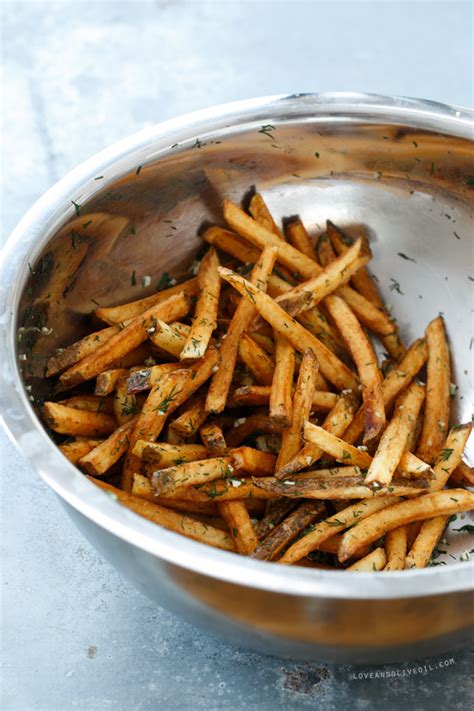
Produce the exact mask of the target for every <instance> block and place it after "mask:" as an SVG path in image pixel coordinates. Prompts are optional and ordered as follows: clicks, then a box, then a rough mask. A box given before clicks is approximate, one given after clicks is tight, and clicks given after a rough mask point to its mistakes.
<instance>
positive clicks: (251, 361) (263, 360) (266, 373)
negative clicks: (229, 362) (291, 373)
mask: <svg viewBox="0 0 474 711" xmlns="http://www.w3.org/2000/svg"><path fill="white" fill-rule="evenodd" d="M226 340H227V339H226ZM239 358H240V360H241V361H242V362H243V363H245V365H246V366H247V368H248V369H249V370H250V372H251V373H252V374H253V376H254V378H255V379H256V380H257V381H258V382H259V383H262V384H263V385H271V383H272V379H273V372H274V370H275V363H274V361H273V359H272V358H271V356H269V355H268V354H267V353H265V351H264V350H263V348H260V346H259V345H257V344H256V343H255V341H254V340H252V338H250V336H248V335H247V334H246V333H244V334H243V336H242V337H241V339H240V341H239Z"/></svg>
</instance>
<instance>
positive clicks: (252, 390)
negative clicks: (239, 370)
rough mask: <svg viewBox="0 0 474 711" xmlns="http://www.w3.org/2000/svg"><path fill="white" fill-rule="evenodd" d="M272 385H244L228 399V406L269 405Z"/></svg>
mask: <svg viewBox="0 0 474 711" xmlns="http://www.w3.org/2000/svg"><path fill="white" fill-rule="evenodd" d="M270 392H271V386H269V385H244V386H243V387H241V388H236V389H235V390H234V392H233V393H232V394H231V396H230V398H229V399H228V400H227V407H245V406H254V405H267V404H268V402H269V400H270Z"/></svg>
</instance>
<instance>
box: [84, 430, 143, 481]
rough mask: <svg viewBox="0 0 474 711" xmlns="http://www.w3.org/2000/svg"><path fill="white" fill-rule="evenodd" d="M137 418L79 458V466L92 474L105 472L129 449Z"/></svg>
mask: <svg viewBox="0 0 474 711" xmlns="http://www.w3.org/2000/svg"><path fill="white" fill-rule="evenodd" d="M135 420H136V417H135V418H134V419H133V420H129V421H127V422H125V423H124V424H123V425H121V426H120V427H119V428H118V429H116V430H115V432H112V434H111V435H110V437H108V438H107V439H106V440H104V441H103V442H101V443H100V444H98V445H97V447H95V448H94V449H92V450H91V451H90V452H89V453H88V454H86V455H85V456H83V457H82V458H81V459H80V460H79V466H80V467H82V468H83V469H85V470H86V472H87V473H88V474H91V475H92V476H102V475H103V474H105V473H106V472H107V471H108V470H109V469H110V467H112V466H113V465H114V464H115V462H118V460H119V459H120V457H122V456H123V455H124V454H125V453H126V452H127V451H128V447H129V444H130V433H131V432H132V430H133V428H134V426H135Z"/></svg>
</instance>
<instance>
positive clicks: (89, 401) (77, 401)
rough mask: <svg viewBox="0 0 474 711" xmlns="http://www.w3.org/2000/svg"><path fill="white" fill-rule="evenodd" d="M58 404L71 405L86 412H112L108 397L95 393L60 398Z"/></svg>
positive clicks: (108, 413)
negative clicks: (64, 398)
mask: <svg viewBox="0 0 474 711" xmlns="http://www.w3.org/2000/svg"><path fill="white" fill-rule="evenodd" d="M58 405H65V406H67V407H73V408H74V409H75V410H87V411H88V412H97V413H99V412H105V413H106V414H107V415H112V414H113V412H114V406H113V402H112V401H111V400H110V398H105V397H98V396H97V395H74V397H68V398H67V399H66V400H60V401H59V402H58Z"/></svg>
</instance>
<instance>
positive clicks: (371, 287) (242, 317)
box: [43, 193, 474, 571]
mask: <svg viewBox="0 0 474 711" xmlns="http://www.w3.org/2000/svg"><path fill="white" fill-rule="evenodd" d="M223 215H224V219H225V221H226V223H227V225H228V229H227V228H226V229H224V228H222V227H218V226H214V227H211V228H209V229H207V230H206V232H205V233H204V234H203V239H204V241H205V243H207V245H208V249H207V252H206V253H205V256H204V257H202V259H201V261H200V262H199V265H198V270H197V276H195V277H193V278H190V279H188V280H187V281H184V282H183V283H181V284H178V285H176V286H173V287H172V288H169V289H166V290H165V291H159V292H157V293H155V294H152V295H151V296H148V297H146V298H144V299H140V300H138V301H134V302H131V303H127V304H123V305H121V306H113V307H108V308H98V309H97V310H96V311H95V313H94V317H95V321H96V322H97V319H100V321H102V322H103V323H104V324H105V325H104V327H103V328H102V329H101V330H98V331H97V330H96V331H94V332H92V333H90V334H89V335H87V336H86V337H85V338H82V339H81V340H80V341H77V342H76V343H73V344H72V345H70V346H69V347H68V348H65V349H64V350H62V351H61V352H60V353H56V354H55V355H53V356H52V357H51V358H50V360H49V362H48V368H47V373H46V375H47V377H54V378H56V379H57V389H56V392H57V401H56V402H46V403H45V404H44V407H43V415H44V420H45V422H46V423H47V425H48V426H49V427H50V428H51V429H52V430H54V431H55V432H56V433H59V434H60V435H62V436H64V439H63V442H62V443H61V444H60V449H61V451H62V452H63V454H64V455H65V456H66V457H67V458H68V459H69V460H70V461H72V462H73V463H74V464H76V465H77V466H78V467H79V468H80V469H81V470H82V471H83V472H84V473H85V474H86V475H87V476H88V477H89V479H90V481H92V482H94V483H95V484H96V485H97V486H99V487H100V488H101V489H103V490H105V491H106V492H109V493H112V494H114V495H115V496H116V498H117V499H118V501H119V502H121V503H122V504H124V505H125V506H128V507H129V508H130V509H131V510H132V511H134V512H136V513H137V514H140V515H141V516H144V517H145V518H147V519H149V520H150V521H153V522H155V523H157V524H159V525H160V526H164V527H165V528H167V529H170V530H172V531H175V532H177V533H180V534H182V535H185V536H188V537H189V538H192V539H194V540H196V541H201V542H202V543H207V544H208V545H211V546H215V547H216V548H220V549H223V550H227V551H232V552H236V553H240V554H241V555H247V556H250V557H253V558H257V559H260V560H267V561H275V562H279V563H285V564H297V565H304V566H308V567H317V568H329V569H341V570H342V569H345V570H350V571H382V570H389V571H390V570H401V569H405V568H411V567H424V566H426V565H428V564H429V562H430V560H431V557H432V554H433V551H434V550H435V548H436V545H437V543H438V541H439V540H440V538H441V537H442V536H443V532H444V530H445V528H446V526H447V524H448V522H449V519H450V517H451V516H453V515H454V514H459V513H462V512H466V511H468V510H470V509H473V508H474V493H472V492H471V491H470V490H469V488H468V487H469V486H472V485H474V475H473V471H472V469H471V468H470V467H469V466H468V465H467V464H466V463H465V462H463V461H462V455H463V451H464V449H465V446H466V442H467V439H468V437H469V434H470V432H471V423H469V424H461V425H457V426H454V427H452V428H451V429H449V422H450V419H451V413H450V407H451V399H450V388H451V364H450V352H449V345H448V341H447V337H446V332H445V327H444V323H443V319H442V317H441V316H438V317H437V318H435V319H434V320H433V321H432V322H431V323H430V324H429V325H428V326H427V328H426V331H425V334H424V337H423V338H420V339H418V340H416V341H415V342H414V343H412V344H411V345H410V346H409V347H405V346H404V345H403V343H402V341H401V339H400V336H399V333H398V329H397V324H396V321H395V320H394V319H393V318H391V316H390V314H389V312H388V310H387V309H386V308H385V306H384V303H383V301H382V299H381V297H380V294H379V291H378V289H377V287H376V284H375V281H374V279H373V277H371V275H370V274H369V272H368V271H367V264H368V262H369V261H370V259H371V253H370V249H369V247H368V244H367V241H366V240H365V238H364V237H360V238H358V239H352V238H350V237H349V236H348V235H347V234H346V233H345V232H343V231H342V230H341V229H339V228H338V227H336V226H335V225H334V224H332V223H331V222H328V223H327V231H326V232H325V233H324V234H323V235H321V236H320V238H319V241H318V243H317V245H316V247H315V246H314V245H313V242H312V240H311V239H310V237H309V235H308V233H307V231H306V229H305V227H304V225H303V223H302V222H301V220H299V219H292V220H291V221H290V222H288V223H287V224H286V226H285V229H284V230H283V229H281V228H280V227H279V226H278V225H277V224H276V222H275V220H274V219H273V218H272V216H271V214H270V212H269V210H268V208H267V206H266V204H265V202H264V200H263V198H262V196H261V195H260V194H258V193H256V194H255V195H254V196H253V197H252V199H251V201H250V205H249V210H248V212H246V211H244V210H242V209H241V208H240V207H239V206H237V205H236V204H234V203H232V202H230V201H228V200H226V201H225V202H224V205H223ZM374 339H375V341H374ZM374 342H375V343H378V344H380V345H381V346H382V348H383V349H384V350H385V351H386V358H385V360H384V362H383V363H382V364H381V363H379V358H378V357H377V355H376V349H375V347H374ZM419 377H422V378H423V379H424V380H425V381H426V384H424V383H423V382H421V380H419V379H418V378H419ZM71 390H72V392H69V393H68V392H66V391H71ZM66 395H69V397H67V396H66Z"/></svg>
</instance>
